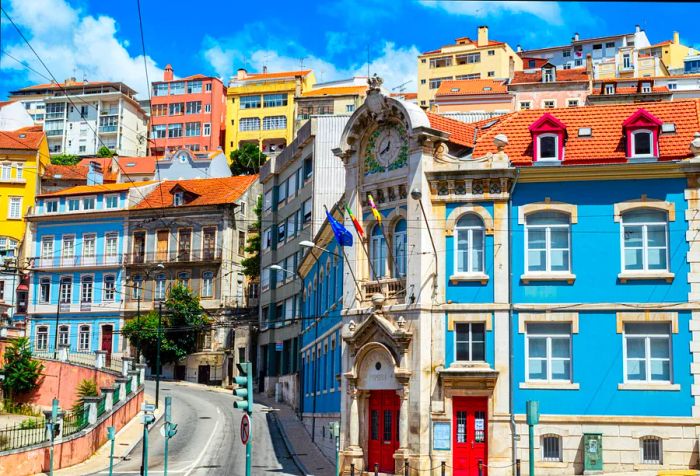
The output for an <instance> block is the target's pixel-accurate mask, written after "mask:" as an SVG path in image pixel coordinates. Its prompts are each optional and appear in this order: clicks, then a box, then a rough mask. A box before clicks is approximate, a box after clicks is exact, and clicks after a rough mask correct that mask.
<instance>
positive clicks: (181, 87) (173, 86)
mask: <svg viewBox="0 0 700 476" xmlns="http://www.w3.org/2000/svg"><path fill="white" fill-rule="evenodd" d="M176 94H185V83H183V82H182V81H178V82H176V83H170V95H171V96H174V95H176Z"/></svg>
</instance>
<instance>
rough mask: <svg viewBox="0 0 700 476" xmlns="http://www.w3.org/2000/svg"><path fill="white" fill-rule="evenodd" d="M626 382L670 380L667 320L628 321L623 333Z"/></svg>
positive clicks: (669, 334) (663, 381)
mask: <svg viewBox="0 0 700 476" xmlns="http://www.w3.org/2000/svg"><path fill="white" fill-rule="evenodd" d="M624 353H625V382H648V383H654V382H656V383H670V382H671V333H670V325H669V324H668V323H646V322H645V323H627V324H625V335H624Z"/></svg>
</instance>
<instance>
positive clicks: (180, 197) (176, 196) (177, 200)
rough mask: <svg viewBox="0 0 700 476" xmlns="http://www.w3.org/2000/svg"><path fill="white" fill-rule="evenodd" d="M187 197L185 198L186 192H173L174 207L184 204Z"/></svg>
mask: <svg viewBox="0 0 700 476" xmlns="http://www.w3.org/2000/svg"><path fill="white" fill-rule="evenodd" d="M184 201H185V198H184V193H183V192H175V193H173V206H174V207H179V206H182V204H183V203H184Z"/></svg>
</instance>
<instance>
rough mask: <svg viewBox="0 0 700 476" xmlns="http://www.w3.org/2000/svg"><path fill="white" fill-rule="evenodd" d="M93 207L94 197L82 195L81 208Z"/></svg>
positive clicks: (92, 208)
mask: <svg viewBox="0 0 700 476" xmlns="http://www.w3.org/2000/svg"><path fill="white" fill-rule="evenodd" d="M94 209H95V197H84V198H83V210H94Z"/></svg>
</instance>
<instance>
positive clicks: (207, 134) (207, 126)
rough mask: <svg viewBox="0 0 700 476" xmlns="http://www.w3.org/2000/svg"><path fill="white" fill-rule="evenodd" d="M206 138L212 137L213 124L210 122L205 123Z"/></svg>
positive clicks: (204, 134)
mask: <svg viewBox="0 0 700 476" xmlns="http://www.w3.org/2000/svg"><path fill="white" fill-rule="evenodd" d="M202 135H203V136H204V137H209V136H210V135H211V124H210V123H209V122H205V123H204V133H203V134H202Z"/></svg>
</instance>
